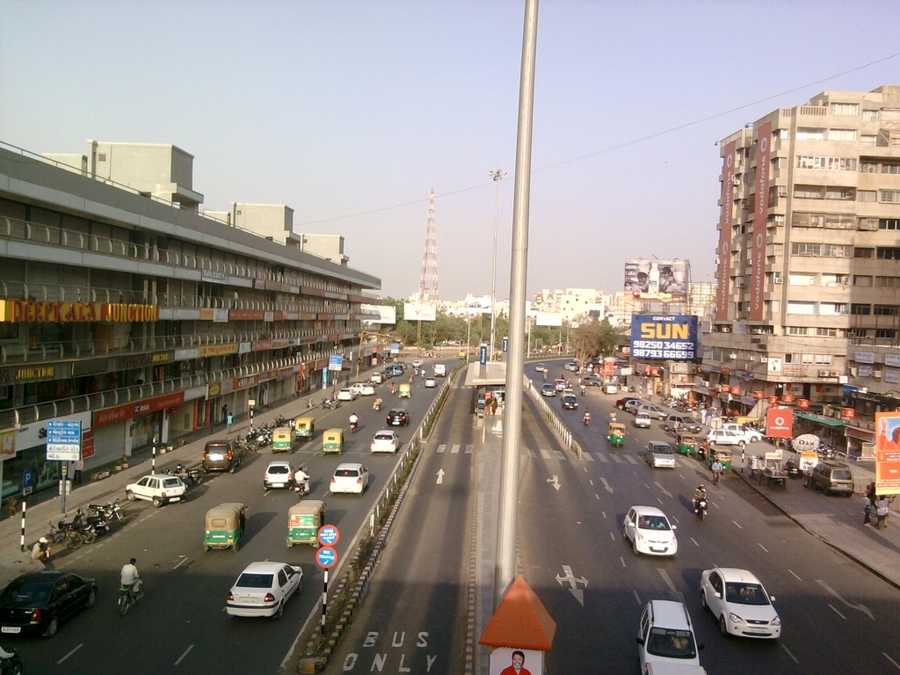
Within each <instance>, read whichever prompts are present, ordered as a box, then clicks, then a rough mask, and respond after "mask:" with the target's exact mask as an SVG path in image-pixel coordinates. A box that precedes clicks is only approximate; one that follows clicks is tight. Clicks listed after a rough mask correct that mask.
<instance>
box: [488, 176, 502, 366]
mask: <svg viewBox="0 0 900 675" xmlns="http://www.w3.org/2000/svg"><path fill="white" fill-rule="evenodd" d="M488 175H489V176H490V177H491V180H492V181H494V186H495V188H494V244H493V252H492V254H491V339H490V345H491V346H490V352H488V361H490V360H491V359H493V358H494V332H495V331H494V322H495V317H496V315H497V312H496V310H495V309H494V305H496V304H497V230H498V229H499V227H500V181H501V180H503V177H504V176H505V175H506V172H505V171H503V170H502V169H492V170H491V171H489V172H488Z"/></svg>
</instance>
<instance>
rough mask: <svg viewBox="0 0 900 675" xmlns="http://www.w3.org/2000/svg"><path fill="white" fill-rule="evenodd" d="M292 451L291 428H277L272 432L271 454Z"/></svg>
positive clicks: (292, 433)
mask: <svg viewBox="0 0 900 675" xmlns="http://www.w3.org/2000/svg"><path fill="white" fill-rule="evenodd" d="M293 449H294V429H293V427H278V428H277V429H275V430H274V431H273V432H272V452H292V451H293Z"/></svg>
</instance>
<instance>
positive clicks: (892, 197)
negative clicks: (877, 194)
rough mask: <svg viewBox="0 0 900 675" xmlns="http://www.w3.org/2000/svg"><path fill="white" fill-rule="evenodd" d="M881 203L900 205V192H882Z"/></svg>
mask: <svg viewBox="0 0 900 675" xmlns="http://www.w3.org/2000/svg"><path fill="white" fill-rule="evenodd" d="M881 201H882V203H885V204H900V190H882V191H881Z"/></svg>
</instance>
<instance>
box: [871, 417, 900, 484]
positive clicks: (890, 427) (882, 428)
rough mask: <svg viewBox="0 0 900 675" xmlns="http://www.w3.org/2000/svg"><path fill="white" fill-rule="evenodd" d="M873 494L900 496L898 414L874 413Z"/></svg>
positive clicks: (899, 421) (899, 428)
mask: <svg viewBox="0 0 900 675" xmlns="http://www.w3.org/2000/svg"><path fill="white" fill-rule="evenodd" d="M875 493H876V494H878V495H898V494H900V412H898V411H894V412H879V413H875Z"/></svg>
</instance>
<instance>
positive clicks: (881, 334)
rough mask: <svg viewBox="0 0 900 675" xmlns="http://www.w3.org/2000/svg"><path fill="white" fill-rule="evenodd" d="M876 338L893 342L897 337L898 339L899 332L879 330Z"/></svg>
mask: <svg viewBox="0 0 900 675" xmlns="http://www.w3.org/2000/svg"><path fill="white" fill-rule="evenodd" d="M875 337H877V338H883V339H884V338H887V339H891V340H893V339H894V338H895V337H897V331H896V330H894V329H893V328H878V329H876V331H875Z"/></svg>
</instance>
